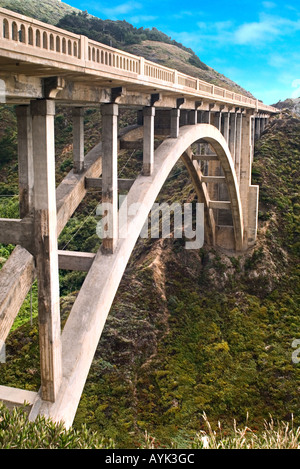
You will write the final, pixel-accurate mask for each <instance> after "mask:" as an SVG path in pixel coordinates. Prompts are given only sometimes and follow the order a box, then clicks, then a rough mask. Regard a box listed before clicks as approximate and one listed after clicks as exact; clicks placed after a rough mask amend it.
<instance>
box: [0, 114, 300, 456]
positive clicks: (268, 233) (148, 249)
mask: <svg viewBox="0 0 300 469" xmlns="http://www.w3.org/2000/svg"><path fill="white" fill-rule="evenodd" d="M11 111H12V109H11V110H10V112H11ZM5 112H9V109H8V108H6V109H5ZM8 122H10V123H11V124H10V125H12V131H14V127H13V125H14V124H13V123H14V119H13V117H11V119H10V120H8ZM70 122H71V120H70V114H69V111H65V110H64V109H61V108H59V109H58V112H57V121H56V143H57V151H56V163H57V164H56V167H57V180H58V181H59V180H61V178H62V177H63V176H64V174H65V172H66V171H67V170H69V169H70V168H69V166H68V164H69V163H68V162H69V161H70V157H71V152H72V148H71V141H72V126H71V124H70ZM98 122H99V114H98V113H97V112H96V111H92V112H87V113H86V117H85V125H86V132H87V134H88V135H90V136H91V140H92V141H94V143H95V142H96V141H97V138H100V137H101V128H100V130H99V126H98V125H97V123H98ZM120 122H121V123H122V125H125V123H126V122H128V123H133V116H132V115H131V114H130V113H129V114H126V115H121V119H120ZM95 131H96V133H97V132H98V134H97V135H98V137H96V136H95V134H94V132H95ZM299 134H300V120H299V119H296V118H294V117H292V116H290V115H287V116H284V118H283V119H274V120H273V121H272V122H271V124H270V125H269V127H268V128H267V130H266V131H265V133H264V134H263V136H262V138H261V139H260V141H259V142H257V145H256V152H255V160H254V165H253V179H254V182H256V183H259V185H260V192H261V197H260V200H261V203H260V220H259V234H258V240H257V244H256V246H255V248H254V249H253V250H251V251H249V252H248V253H246V254H245V255H243V256H233V255H231V256H230V257H229V256H227V255H225V254H224V253H222V252H221V251H216V250H214V249H209V248H208V247H207V246H204V247H203V248H202V249H201V250H199V251H196V252H195V251H187V250H185V249H184V242H182V241H184V240H172V239H167V240H156V241H151V240H139V242H138V243H137V245H136V248H135V251H134V252H133V254H132V258H131V260H130V263H129V265H128V268H127V269H126V273H125V276H124V278H123V280H122V282H121V285H120V288H119V290H118V293H117V296H116V298H115V301H114V303H113V306H112V309H111V312H110V315H109V317H108V321H107V323H106V326H105V330H104V332H103V335H102V337H101V340H100V343H99V347H98V350H97V353H96V355H95V358H94V362H93V365H92V367H91V370H90V373H89V376H88V380H87V383H86V386H85V389H84V393H83V395H82V398H81V401H80V405H79V408H78V412H77V415H76V419H75V421H74V429H80V428H81V426H82V425H83V424H85V425H86V426H87V428H89V429H91V430H92V431H94V432H97V434H100V435H102V436H103V438H105V439H106V440H110V439H112V440H113V441H114V442H115V445H116V447H118V448H125V447H126V448H127V447H145V445H146V446H147V445H148V444H151V441H152V442H153V441H155V443H153V444H155V445H156V447H163V446H167V447H169V446H172V445H173V447H174V446H175V447H189V446H190V445H191V444H193V445H195V446H196V447H198V446H199V445H201V444H202V443H203V441H204V442H206V441H207V440H206V439H205V440H201V438H200V437H199V435H200V436H201V435H202V436H203V433H202V432H206V431H207V427H206V425H207V424H206V422H205V421H204V420H203V413H205V414H206V415H207V416H208V418H209V421H210V422H211V426H212V427H213V428H215V429H216V432H217V434H218V435H219V433H218V422H219V421H221V422H222V429H223V430H222V431H223V434H222V435H223V436H224V437H226V438H225V440H224V441H223V440H222V439H220V438H219V437H218V438H217V437H216V438H217V440H212V439H210V440H209V445H217V447H219V448H220V447H222V446H223V445H225V446H226V445H227V447H228V445H233V446H234V445H239V444H241V440H239V443H238V442H237V438H238V435H237V434H233V433H234V432H232V425H233V424H232V422H233V421H234V420H235V421H236V425H237V426H238V427H241V428H244V427H245V425H247V426H248V427H250V428H251V429H252V430H251V431H252V433H247V436H250V437H251V438H250V440H249V445H250V447H251V445H252V446H253V445H254V446H255V444H257V445H263V444H266V445H267V444H271V443H266V442H265V443H263V438H265V436H266V435H267V434H266V430H265V423H264V422H265V421H267V420H268V419H269V415H272V416H273V418H274V420H275V421H276V422H277V421H282V422H285V424H282V425H283V426H282V427H281V431H282V432H283V431H284V430H283V429H284V428H286V427H285V426H284V425H289V429H290V430H291V426H290V425H291V422H292V421H293V426H294V427H293V428H297V427H298V426H299V425H300V414H299V409H300V405H299V404H300V402H299V393H298V391H297V390H298V388H299V378H300V374H299V373H300V368H299V366H297V365H296V364H293V363H292V360H291V356H292V352H293V348H292V342H293V339H295V338H300V331H299V324H298V322H299V321H298V314H299V271H298V269H297V256H298V248H299V243H298V228H299V218H298V216H299V213H298V211H297V210H298V208H299V199H298V193H297V192H296V190H295V188H296V187H297V181H298V174H297V168H298V167H299V153H298V148H299V146H298V138H299ZM0 135H4V131H2V133H0ZM140 166H141V152H140V150H138V151H136V152H132V150H127V151H126V150H121V152H120V156H119V167H120V171H122V173H123V176H124V177H131V176H133V175H134V174H135V173H136V172H138V171H139V170H140ZM12 168H16V162H15V157H14V158H13V159H12V160H10V161H9V162H7V163H6V164H5V165H3V169H2V172H1V176H0V188H1V193H2V195H11V196H12V197H2V198H1V199H0V202H1V211H2V213H5V214H6V215H5V216H16V215H14V214H16V211H17V201H18V199H17V183H16V177H17V174H16V171H15V170H14V171H13V170H12ZM98 197H99V194H97V193H91V194H89V195H88V196H87V197H86V199H85V200H84V202H83V203H82V204H81V205H80V207H79V209H78V210H77V211H76V213H75V214H74V216H73V217H72V219H71V220H70V222H69V223H68V225H67V226H66V228H65V230H64V231H63V233H62V235H61V237H60V240H59V243H60V248H63V247H64V246H66V245H67V246H68V249H74V250H81V249H82V247H83V246H84V248H85V249H87V250H90V251H95V250H96V249H97V247H98V245H99V241H100V240H99V239H98V238H97V237H96V236H95V223H96V220H95V217H94V213H95V207H96V205H97V203H98V202H99V200H98ZM193 199H194V200H196V199H195V193H194V191H193V188H192V186H191V184H190V181H189V177H188V174H187V172H186V170H185V169H184V167H183V165H182V163H178V165H177V166H176V167H175V168H174V170H173V171H172V173H171V175H170V177H169V179H168V181H167V182H166V184H165V187H164V189H163V191H162V192H161V194H160V195H159V199H158V201H159V202H162V201H186V200H189V201H191V200H193ZM12 249H13V246H1V251H0V257H1V258H2V264H3V262H4V261H5V258H7V257H8V256H9V254H10V252H11V250H12ZM0 260H1V259H0ZM84 276H85V274H83V273H78V272H64V271H61V272H60V285H61V316H62V326H63V324H64V321H65V320H66V318H67V316H68V314H69V311H70V309H71V306H72V304H73V302H74V299H75V298H76V294H77V291H78V289H79V288H80V285H81V284H82V282H83V280H84ZM153 290H155V292H156V294H155V295H153ZM30 304H32V320H31V321H30ZM36 316H37V304H36V285H34V287H33V291H32V296H30V295H28V297H27V299H26V302H25V303H24V305H23V307H22V310H21V312H20V315H19V316H18V319H17V321H16V322H15V324H14V327H13V331H12V332H11V334H10V336H9V338H8V340H7V363H6V364H5V365H0V382H1V383H2V384H6V385H9V386H16V387H21V388H23V389H28V390H38V388H39V359H38V355H39V354H38V327H37V318H36ZM247 416H248V417H247ZM290 430H289V431H288V432H287V434H288V435H290V436H291V434H290V433H289V432H290ZM145 434H147V435H152V436H153V437H152V436H151V438H150V437H149V438H150V439H149V438H148V440H147V441H145ZM195 435H198V436H195ZM264 435H265V436H264ZM268 435H269V436H270V434H268ZM293 435H294V433H293ZM207 436H208V437H209V438H210V436H209V433H207ZM229 437H230V438H234V440H233V439H231V440H228V438H229ZM252 437H253V438H252ZM199 438H200V439H199ZM270 438H271V437H270ZM274 438H275V437H274ZM293 438H294V437H293ZM287 440H288V437H287V439H286V440H285V441H286V442H287ZM247 441H248V440H247ZM268 441H271V440H268ZM274 441H275V440H274ZM293 441H294V440H293ZM295 441H296V440H295ZM203 444H204V443H203ZM205 444H206V443H205ZM245 444H246V443H245ZM286 444H288V443H286Z"/></svg>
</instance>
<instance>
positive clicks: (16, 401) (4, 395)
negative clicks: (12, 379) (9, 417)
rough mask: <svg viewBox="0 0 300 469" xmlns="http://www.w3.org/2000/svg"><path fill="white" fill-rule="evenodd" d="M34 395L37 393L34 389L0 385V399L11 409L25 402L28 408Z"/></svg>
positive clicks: (34, 397)
mask: <svg viewBox="0 0 300 469" xmlns="http://www.w3.org/2000/svg"><path fill="white" fill-rule="evenodd" d="M36 397H37V393H36V392H34V391H26V390H23V389H17V388H12V387H9V386H0V401H2V402H3V403H4V404H5V405H6V406H7V407H8V408H9V409H11V410H12V409H14V408H15V407H21V406H23V405H24V404H25V403H26V404H27V405H28V406H29V408H30V407H31V406H32V405H33V403H34V401H35V399H36Z"/></svg>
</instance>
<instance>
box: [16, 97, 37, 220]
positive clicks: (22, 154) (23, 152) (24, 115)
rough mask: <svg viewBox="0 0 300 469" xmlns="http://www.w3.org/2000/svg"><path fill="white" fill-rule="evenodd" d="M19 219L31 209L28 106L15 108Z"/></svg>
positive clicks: (31, 165) (31, 168)
mask: <svg viewBox="0 0 300 469" xmlns="http://www.w3.org/2000/svg"><path fill="white" fill-rule="evenodd" d="M16 115H17V125H18V171H19V206H20V218H24V217H25V216H26V215H27V214H28V212H30V210H31V209H32V208H33V187H34V182H33V154H32V117H31V113H30V106H17V108H16Z"/></svg>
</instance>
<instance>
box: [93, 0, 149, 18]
mask: <svg viewBox="0 0 300 469" xmlns="http://www.w3.org/2000/svg"><path fill="white" fill-rule="evenodd" d="M92 6H93V8H94V9H95V10H97V11H98V12H100V13H104V14H105V15H106V16H107V17H108V18H110V19H120V15H127V14H128V13H131V12H133V11H135V10H140V9H141V8H143V4H142V3H139V2H136V1H134V0H132V1H131V0H129V1H128V2H124V3H120V4H119V5H115V6H111V7H107V6H103V5H102V4H101V3H96V2H94V3H92Z"/></svg>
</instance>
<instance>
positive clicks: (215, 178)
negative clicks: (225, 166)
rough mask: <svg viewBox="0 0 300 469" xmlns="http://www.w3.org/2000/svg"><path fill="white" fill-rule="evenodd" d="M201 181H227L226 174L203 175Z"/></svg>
mask: <svg viewBox="0 0 300 469" xmlns="http://www.w3.org/2000/svg"><path fill="white" fill-rule="evenodd" d="M201 181H202V182H205V183H210V182H213V183H217V184H218V183H220V182H225V177H224V176H201Z"/></svg>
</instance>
